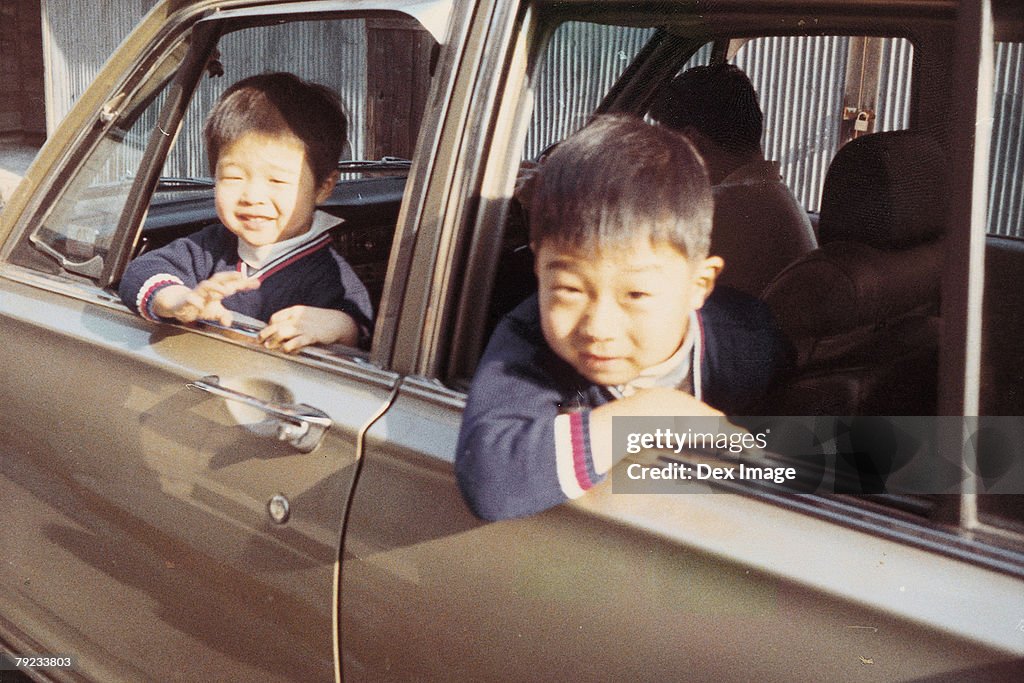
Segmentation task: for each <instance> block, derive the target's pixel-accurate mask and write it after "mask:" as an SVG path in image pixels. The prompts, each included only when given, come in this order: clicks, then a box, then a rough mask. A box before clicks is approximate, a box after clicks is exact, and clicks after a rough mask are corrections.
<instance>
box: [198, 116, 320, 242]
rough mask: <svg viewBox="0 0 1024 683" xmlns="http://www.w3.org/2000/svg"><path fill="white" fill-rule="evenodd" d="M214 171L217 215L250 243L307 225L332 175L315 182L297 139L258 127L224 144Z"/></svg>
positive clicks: (274, 238)
mask: <svg viewBox="0 0 1024 683" xmlns="http://www.w3.org/2000/svg"><path fill="white" fill-rule="evenodd" d="M216 175H217V177H216V189H215V195H216V205H217V216H218V217H219V218H220V220H221V222H222V223H224V225H225V226H226V227H227V229H228V230H230V231H231V232H233V233H234V234H236V235H237V236H238V238H239V239H240V240H242V241H244V242H246V243H248V244H249V245H251V246H254V247H262V246H266V245H268V244H274V243H275V242H281V241H283V240H286V239H288V238H289V237H295V236H296V235H300V234H302V233H303V232H305V231H306V230H308V229H309V226H310V224H311V223H312V221H313V211H314V210H315V209H316V205H317V204H319V203H320V202H322V201H324V200H325V199H327V197H328V195H330V193H331V190H332V189H333V188H334V185H335V183H336V182H337V179H338V176H337V174H336V173H334V174H331V175H330V176H329V177H328V178H327V179H326V180H325V181H324V182H323V183H321V184H320V185H319V186H318V185H317V183H316V180H315V179H314V177H313V170H312V169H311V168H310V166H309V163H308V162H307V161H306V148H305V145H303V144H302V141H301V140H299V139H298V138H296V137H294V136H290V135H285V136H271V135H265V134H262V133H246V134H245V135H243V136H242V137H240V138H238V139H237V140H235V141H234V142H232V143H231V144H229V145H226V146H225V147H224V149H223V150H221V153H220V157H219V158H218V159H217V169H216Z"/></svg>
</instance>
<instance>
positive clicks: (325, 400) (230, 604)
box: [0, 267, 394, 680]
mask: <svg viewBox="0 0 1024 683" xmlns="http://www.w3.org/2000/svg"><path fill="white" fill-rule="evenodd" d="M5 275H6V277H4V278H0V344H2V348H3V349H4V359H3V363H2V365H3V367H4V370H3V381H2V382H0V386H2V389H0V391H2V392H3V394H4V396H3V400H2V402H3V404H4V405H5V406H6V408H5V410H4V412H3V415H2V418H0V439H2V443H3V444H4V453H3V461H2V472H0V499H2V500H3V501H4V502H5V505H6V507H7V511H8V514H7V517H6V519H5V520H4V524H3V525H0V546H2V547H3V548H4V550H5V552H4V561H3V562H2V563H0V586H3V589H2V590H0V615H2V618H3V619H4V620H6V621H9V622H10V623H12V624H18V625H19V627H20V629H21V631H22V633H21V637H23V639H24V642H23V643H20V644H17V645H18V646H19V647H20V649H21V651H22V652H33V651H37V648H38V647H39V646H45V651H46V652H60V653H61V654H66V655H70V656H73V657H76V658H77V659H78V661H79V664H78V667H79V668H80V669H81V670H88V671H90V672H97V673H100V672H101V673H103V675H101V676H99V679H101V680H171V679H179V680H188V679H194V675H195V673H196V672H198V671H202V672H203V678H205V679H206V680H278V679H284V678H290V679H296V680H324V679H330V678H333V675H334V662H333V657H332V633H333V628H332V626H333V624H332V622H333V618H334V613H333V605H335V604H336V601H335V570H336V567H335V564H336V562H337V559H338V553H339V544H340V538H341V527H342V520H343V516H344V512H345V508H346V504H347V498H348V494H349V491H350V487H351V486H352V483H353V476H354V471H355V465H356V443H357V438H358V434H359V431H360V429H361V428H362V427H363V426H364V425H366V424H368V423H369V422H370V421H371V420H372V419H373V417H374V416H375V415H376V414H378V413H379V412H380V411H381V410H382V409H383V407H384V406H385V405H386V404H387V402H388V399H389V396H390V394H391V389H392V386H393V384H394V379H393V376H391V375H389V374H387V373H383V372H380V371H376V370H374V369H372V368H363V366H360V365H355V364H353V363H349V362H342V361H332V362H331V364H332V365H333V367H327V366H326V363H327V361H324V363H321V364H320V366H318V364H316V363H315V362H313V361H312V360H307V361H305V362H303V361H293V360H291V359H288V358H285V357H282V356H278V355H273V354H270V353H267V352H263V351H261V350H259V349H258V348H257V347H247V346H245V345H240V344H237V343H233V342H229V341H226V340H224V339H221V338H218V337H216V336H214V335H212V334H210V335H203V334H196V333H193V332H188V331H184V330H181V329H175V328H170V327H157V326H153V325H152V324H150V323H147V322H146V321H144V320H142V319H141V318H138V317H136V316H133V315H130V314H128V313H126V312H124V311H123V310H117V309H115V308H113V307H107V306H104V305H102V304H101V303H100V302H98V301H87V300H83V299H82V298H72V297H68V296H65V295H63V294H61V293H59V292H57V291H50V290H51V289H57V288H58V287H57V286H56V285H48V283H47V282H45V281H43V280H42V278H40V277H37V276H33V275H25V274H24V273H22V274H21V276H20V277H19V274H18V273H16V272H12V268H11V267H7V272H6V273H5ZM18 280H21V281H18ZM321 366H322V367H321ZM208 375H217V376H219V378H220V382H221V384H223V385H225V386H228V387H230V388H232V389H235V390H238V391H240V392H243V393H244V394H248V395H250V396H253V397H256V398H258V399H260V400H263V401H269V402H273V403H276V404H301V403H305V404H308V405H310V406H313V407H315V408H319V409H321V410H323V411H324V412H325V413H326V414H327V415H328V416H329V417H330V419H331V420H332V421H333V425H332V426H331V427H330V429H328V431H327V433H326V435H325V437H324V439H323V442H322V444H321V445H320V447H319V448H318V449H317V450H315V451H313V452H310V453H304V452H301V451H300V450H297V449H296V448H295V447H293V446H292V445H290V444H288V443H287V442H285V441H281V440H279V439H278V429H279V425H278V424H275V423H274V422H273V421H271V420H269V419H268V414H267V413H266V412H265V411H263V410H260V409H256V408H252V407H248V406H246V405H245V404H244V403H242V402H239V401H227V400H225V399H223V398H219V397H216V396H214V395H211V394H210V393H208V392H205V391H201V390H196V389H195V388H190V386H189V385H190V383H192V382H194V381H195V380H198V379H200V378H203V377H204V376H208ZM275 496H281V497H283V498H284V499H286V501H287V504H288V506H289V513H290V514H288V516H287V520H286V521H284V523H276V522H275V521H274V519H273V518H272V516H271V511H273V512H274V513H276V514H277V516H278V519H280V518H281V517H283V516H284V515H282V514H281V512H282V508H283V503H282V501H281V499H280V498H278V499H276V500H275V506H274V507H273V508H272V510H271V509H268V504H269V503H270V502H271V500H272V499H273V498H274V497H275ZM55 567H56V568H58V569H59V570H57V571H55ZM156 643H159V649H158V650H157V651H154V645H155V644H156ZM143 663H144V664H143Z"/></svg>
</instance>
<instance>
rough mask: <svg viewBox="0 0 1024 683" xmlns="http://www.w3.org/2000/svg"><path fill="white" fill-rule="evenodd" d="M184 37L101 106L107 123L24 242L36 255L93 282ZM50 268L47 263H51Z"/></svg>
mask: <svg viewBox="0 0 1024 683" xmlns="http://www.w3.org/2000/svg"><path fill="white" fill-rule="evenodd" d="M188 48H189V41H188V39H187V38H186V39H182V40H181V41H179V42H178V43H177V44H176V45H175V46H174V47H172V48H171V49H169V50H167V52H166V53H165V55H164V56H163V57H162V58H160V59H158V60H157V61H156V63H155V64H154V65H153V66H152V68H150V69H147V73H146V75H145V77H144V78H143V79H142V82H141V84H139V85H137V86H136V87H134V88H132V87H130V86H126V87H125V88H124V89H123V90H121V91H120V92H119V93H117V94H116V95H115V96H114V97H112V98H111V99H110V100H109V101H108V102H107V103H106V104H105V105H104V107H103V112H102V113H101V119H104V120H105V122H108V123H111V126H110V127H109V128H108V129H107V130H106V131H105V133H104V134H103V135H102V136H101V137H99V138H98V139H97V140H96V141H95V143H94V145H93V148H92V149H91V150H90V151H89V152H88V157H87V159H86V160H85V161H84V162H83V163H82V165H81V167H80V169H79V170H78V171H77V172H76V173H75V174H74V176H73V177H71V178H69V179H68V181H67V184H66V185H65V186H64V188H63V191H62V193H61V197H60V199H59V200H58V201H56V202H54V204H53V206H52V208H51V209H50V210H49V212H48V213H47V214H46V215H45V216H44V217H43V218H42V220H41V221H40V223H39V225H38V227H37V228H36V229H35V230H34V231H33V232H32V233H31V235H30V236H29V239H30V241H31V243H32V245H33V246H34V247H35V249H37V250H38V251H40V252H42V253H44V254H45V255H46V256H48V257H50V258H51V259H53V261H55V262H56V264H57V265H59V266H60V267H62V268H63V269H64V270H65V271H67V272H69V273H74V274H77V275H84V276H86V277H89V278H93V279H98V278H99V277H100V275H101V273H102V271H103V266H104V259H105V258H106V256H107V252H108V250H109V249H110V246H111V240H112V238H113V235H114V233H115V231H116V229H117V226H118V222H119V219H120V216H121V213H122V211H123V210H124V207H125V202H126V201H127V200H128V195H129V193H130V192H131V189H132V186H133V184H134V177H135V172H136V169H137V168H138V166H139V164H140V163H141V162H142V159H143V156H144V153H145V149H146V145H147V143H148V141H149V138H150V136H151V134H152V132H153V130H154V129H156V128H157V127H158V123H157V119H158V117H159V113H160V110H161V108H162V107H163V104H164V102H165V101H166V91H165V90H164V88H165V86H166V85H167V84H168V83H169V82H170V81H171V79H172V78H173V77H174V75H175V73H176V72H177V70H178V68H179V67H180V66H181V64H182V62H183V61H184V60H185V57H186V54H187V52H188ZM50 265H51V266H52V264H50Z"/></svg>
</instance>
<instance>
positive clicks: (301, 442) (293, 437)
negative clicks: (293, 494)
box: [185, 375, 334, 453]
mask: <svg viewBox="0 0 1024 683" xmlns="http://www.w3.org/2000/svg"><path fill="white" fill-rule="evenodd" d="M185 386H187V387H188V388H189V389H199V390H200V391H205V392H207V393H209V394H213V395H214V396H219V397H220V398H223V399H226V400H228V401H238V402H239V403H244V404H245V405H247V406H251V407H253V408H256V409H257V410H260V411H263V412H264V413H266V414H267V415H269V416H270V417H272V418H274V419H276V420H278V421H279V424H278V425H277V438H278V439H280V440H281V441H287V442H288V443H289V444H291V445H292V446H294V447H295V448H296V449H297V450H299V451H302V452H303V453H309V452H310V451H312V450H314V449H315V448H316V447H317V446H319V445H320V442H321V441H322V440H323V438H324V434H325V433H326V432H327V430H328V428H330V426H331V425H332V424H334V422H333V421H332V420H331V418H330V417H328V415H327V413H325V412H324V411H322V410H319V409H317V408H314V407H312V406H308V405H306V404H305V403H298V404H287V403H275V402H273V401H264V400H262V399H259V398H256V397H255V396H250V395H249V394H243V393H242V392H240V391H235V390H234V389H229V388H227V387H225V386H222V385H221V383H220V377H218V376H217V375H207V376H206V377H203V378H202V379H197V380H195V381H194V382H189V383H188V384H186V385H185Z"/></svg>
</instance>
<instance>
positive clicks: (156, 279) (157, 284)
mask: <svg viewBox="0 0 1024 683" xmlns="http://www.w3.org/2000/svg"><path fill="white" fill-rule="evenodd" d="M183 284H185V283H183V282H182V281H181V278H180V277H178V276H176V275H168V274H167V273H160V274H158V275H154V276H153V277H151V278H149V279H148V280H146V281H145V282H144V283H142V287H140V288H139V293H138V295H137V296H136V297H135V307H136V308H137V309H138V310H139V315H141V316H142V317H143V318H145V319H146V320H152V321H153V322H160V318H159V317H158V316H157V315H156V314H155V313H153V297H154V295H155V294H156V293H157V292H159V291H160V290H161V289H163V288H164V287H168V286H170V285H183Z"/></svg>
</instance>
